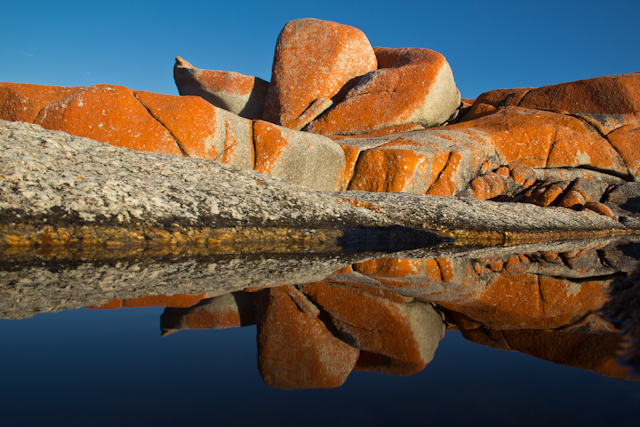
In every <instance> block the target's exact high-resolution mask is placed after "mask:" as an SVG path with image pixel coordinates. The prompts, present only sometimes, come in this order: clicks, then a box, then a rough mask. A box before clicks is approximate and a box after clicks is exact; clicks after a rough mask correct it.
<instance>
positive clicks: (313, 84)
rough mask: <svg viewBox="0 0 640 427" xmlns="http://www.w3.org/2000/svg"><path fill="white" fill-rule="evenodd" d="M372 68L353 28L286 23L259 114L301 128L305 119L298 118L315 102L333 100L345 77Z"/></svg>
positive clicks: (314, 22)
mask: <svg viewBox="0 0 640 427" xmlns="http://www.w3.org/2000/svg"><path fill="white" fill-rule="evenodd" d="M376 68H377V60H376V55H375V53H374V52H373V49H372V47H371V45H370V43H369V40H368V39H367V37H366V36H365V35H364V33H363V32H362V31H360V30H358V29H357V28H354V27H350V26H348V25H342V24H338V23H335V22H330V21H321V20H318V19H311V18H308V19H297V20H294V21H289V22H288V23H287V24H286V25H285V26H284V28H283V29H282V32H281V33H280V35H279V37H278V41H277V44H276V50H275V55H274V59H273V71H272V76H271V83H270V84H269V91H268V93H267V100H266V103H265V110H264V115H263V118H264V120H266V121H269V122H272V123H275V124H278V125H281V126H284V127H292V124H293V123H295V126H296V127H302V126H304V125H305V124H306V123H303V122H300V121H299V120H297V119H298V118H299V117H300V116H301V115H302V114H303V113H304V112H305V110H307V108H308V107H309V106H310V105H311V104H312V103H313V102H314V101H315V100H317V99H321V98H332V97H333V96H334V95H336V94H337V93H338V91H340V89H341V88H342V86H343V85H344V84H345V83H347V82H348V81H349V80H351V79H353V78H354V77H357V76H360V75H363V74H365V73H367V72H369V71H373V70H375V69H376ZM307 119H309V117H307ZM311 119H313V117H311Z"/></svg>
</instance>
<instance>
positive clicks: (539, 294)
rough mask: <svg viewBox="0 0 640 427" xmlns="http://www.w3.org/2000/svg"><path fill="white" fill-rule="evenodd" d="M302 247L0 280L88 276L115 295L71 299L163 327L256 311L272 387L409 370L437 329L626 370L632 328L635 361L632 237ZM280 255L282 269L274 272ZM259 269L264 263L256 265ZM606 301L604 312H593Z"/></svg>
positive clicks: (72, 281)
mask: <svg viewBox="0 0 640 427" xmlns="http://www.w3.org/2000/svg"><path fill="white" fill-rule="evenodd" d="M310 259H311V258H309V257H302V258H299V259H297V260H292V259H291V258H286V259H285V258H279V259H275V260H274V259H268V258H252V259H245V260H238V259H237V258H228V257H227V258H224V259H206V260H202V259H201V260H197V261H193V260H180V261H179V262H177V261H175V260H173V262H169V263H166V264H161V265H160V266H157V265H153V264H143V265H142V267H141V265H140V264H139V263H138V264H136V263H135V262H132V263H131V264H127V263H126V262H125V261H123V260H118V261H117V262H112V263H111V264H109V263H106V264H104V263H103V264H100V265H91V266H88V265H86V264H82V263H81V264H79V265H76V266H73V267H69V266H66V267H64V268H61V267H59V266H58V267H57V268H58V270H55V269H54V268H52V267H51V266H49V268H48V269H47V267H46V266H45V267H41V266H36V265H35V264H33V265H30V266H28V267H26V266H25V267H23V268H14V269H13V270H11V269H8V270H6V271H4V272H2V273H3V275H4V276H3V277H4V279H3V280H4V281H3V282H2V283H4V284H5V285H4V286H5V288H6V287H7V285H6V283H9V282H7V277H9V278H11V279H12V280H13V282H11V283H13V285H14V288H13V291H14V292H15V286H17V285H16V283H22V285H21V286H23V287H22V288H20V289H21V291H20V292H21V296H22V297H23V298H26V299H27V300H29V301H32V302H31V303H30V304H32V306H38V307H42V306H46V302H45V301H44V300H46V298H50V299H51V300H52V301H56V302H57V301H59V300H60V299H61V298H62V297H61V296H60V295H58V296H56V295H55V294H56V292H61V293H63V294H64V292H65V289H67V288H68V287H73V286H77V285H76V283H79V281H81V280H86V278H87V277H91V278H92V280H93V282H95V283H97V285H95V286H96V287H97V288H99V289H100V290H101V292H100V293H98V295H101V296H102V298H104V296H103V295H104V294H105V293H107V294H109V293H110V292H111V294H112V295H113V298H112V299H111V300H109V301H103V302H101V303H96V300H95V298H96V292H93V293H92V292H90V291H87V290H85V291H84V293H83V292H77V293H76V294H77V296H76V298H77V299H78V300H77V302H76V303H73V304H76V305H78V304H79V305H85V306H87V305H90V306H91V307H90V308H94V309H112V308H119V307H140V306H164V307H167V308H166V309H165V311H164V313H163V314H162V316H161V319H160V324H161V330H162V334H163V335H169V334H172V333H175V332H178V331H180V330H185V329H225V328H237V327H242V326H247V325H253V324H256V325H257V342H258V367H259V371H260V374H261V375H262V378H263V379H264V382H265V383H266V384H267V385H270V386H273V387H277V388H285V389H298V388H331V387H339V386H340V385H342V384H344V382H345V381H346V379H347V377H348V376H349V374H350V373H351V372H352V371H354V370H358V371H374V372H380V373H384V374H388V375H410V374H414V373H416V372H419V371H421V370H423V369H424V368H425V366H426V365H427V364H428V363H429V362H430V361H431V360H432V359H433V357H434V353H435V352H436V349H437V346H438V343H439V341H440V340H441V339H442V337H443V336H444V334H445V330H447V329H449V330H452V329H454V330H460V331H461V333H462V335H463V336H464V337H465V338H466V339H468V340H470V341H472V342H475V343H478V344H482V345H485V346H490V347H493V348H497V349H502V350H509V351H519V352H522V353H525V354H528V355H531V356H534V357H537V358H540V359H544V360H549V361H552V362H555V363H558V364H563V365H568V366H573V367H577V368H581V369H585V370H589V371H593V372H596V373H598V374H601V375H606V376H610V377H615V378H621V379H637V377H635V376H633V375H632V374H631V373H630V372H629V370H628V369H627V368H625V367H624V366H622V365H620V364H619V363H617V360H618V354H619V352H620V350H621V349H622V346H621V343H622V340H621V338H620V337H619V335H618V330H617V329H616V328H619V329H621V330H623V331H624V332H625V333H627V336H628V338H629V337H630V338H631V339H632V341H633V339H634V338H633V337H635V343H636V344H635V346H633V344H632V346H631V347H630V348H631V353H629V354H630V355H628V356H627V361H628V362H631V363H635V364H636V365H635V366H636V369H637V366H638V353H637V349H638V345H637V342H638V339H637V338H638V330H637V328H638V325H639V324H640V321H639V319H640V302H639V301H640V297H639V295H640V289H639V285H638V280H637V277H632V279H631V280H629V279H628V278H627V277H628V275H629V273H630V272H631V271H633V270H634V269H635V268H636V267H637V264H638V263H640V260H639V257H638V245H637V243H634V242H630V241H629V240H616V241H602V240H599V241H583V242H556V243H550V244H544V245H528V246H521V247H512V248H459V247H455V246H446V245H445V246H441V247H437V248H429V249H425V250H414V251H408V252H403V253H397V254H393V256H390V255H386V256H384V257H380V255H379V254H373V255H372V254H357V255H353V254H352V255H348V256H347V255H344V256H342V257H341V256H338V255H336V256H329V255H327V256H325V257H324V258H323V259H322V260H320V261H318V263H317V264H315V265H313V263H312V262H311V261H310ZM294 261H295V262H294ZM145 262H147V261H145ZM278 266H280V267H282V269H281V270H280V272H279V273H275V274H274V272H276V271H277V267H278ZM29 269H30V270H29ZM260 269H266V270H268V271H270V272H271V273H270V274H269V275H262V276H260V274H258V273H256V271H259V270H260ZM45 270H46V271H45ZM25 271H29V273H31V274H33V273H34V272H39V274H41V276H40V277H43V278H44V279H42V281H41V282H38V281H37V277H38V276H35V277H36V278H34V276H33V275H32V276H29V280H31V281H32V282H35V285H33V286H31V287H29V286H27V285H25V284H24V283H26V282H24V280H26V276H24V275H23V276H20V275H21V274H24V272H25ZM54 271H55V272H54ZM232 271H236V273H237V277H233V276H232V273H231V272H232ZM51 274H55V275H56V277H57V279H58V282H60V280H61V278H63V279H64V280H66V281H67V282H68V284H66V286H64V285H65V282H64V280H63V281H62V283H58V286H57V288H56V289H57V291H56V290H55V289H53V288H47V287H46V286H44V285H43V284H42V283H49V282H47V280H50V275H51ZM136 274H138V275H140V276H142V277H144V281H145V283H144V284H141V285H140V286H141V287H142V288H143V290H142V291H141V292H143V291H144V290H145V289H146V290H147V293H149V294H153V293H154V292H153V287H152V285H150V280H151V279H150V278H153V279H154V280H156V282H157V283H158V285H157V290H156V293H166V294H167V295H169V296H161V295H151V296H142V295H139V294H136V292H135V291H134V290H135V289H136V287H135V286H134V285H135V284H132V283H130V280H131V278H133V277H136ZM127 278H128V279H129V281H127V280H126V279H127ZM20 280H23V282H20ZM171 280H176V281H178V282H179V286H176V285H175V284H174V283H172V282H171ZM225 280H226V281H225ZM93 282H92V283H93ZM223 282H224V284H221V283H223ZM107 283H110V284H111V287H110V288H108V286H107ZM125 284H126V285H125ZM85 287H86V286H85ZM105 288H107V289H108V290H107V291H105ZM3 289H4V288H3ZM37 289H39V291H37V292H39V295H40V296H39V297H36V296H35V293H36V291H35V290H37ZM176 289H180V290H188V291H189V292H188V293H189V294H190V295H186V294H176V293H175V290H176ZM29 290H31V291H29ZM43 290H44V291H45V292H44V293H43ZM72 290H73V289H72ZM167 290H174V292H173V293H174V294H173V295H172V294H171V293H168V292H167ZM609 290H611V296H610V297H609V296H608V292H609ZM29 292H32V293H29ZM6 294H8V292H4V293H3V295H6ZM43 295H48V297H45V296H43ZM64 295H65V296H68V294H64ZM83 296H84V298H86V299H84V300H83V299H82V298H83ZM127 296H130V297H129V298H127ZM608 299H609V300H610V302H609V303H607V304H606V305H605V302H606V301H607V300H608ZM2 304H3V305H0V307H1V308H2V309H3V310H4V311H5V313H10V314H11V316H12V317H23V316H22V315H21V314H20V313H19V312H17V311H16V310H14V311H11V310H13V306H10V304H9V303H8V302H7V301H4V302H3V303H2ZM23 304H24V301H23ZM603 305H604V306H605V314H606V316H607V318H608V319H610V320H611V321H612V322H613V324H612V323H609V322H607V321H605V320H604V319H603V318H602V317H601V316H600V315H598V311H599V310H600V309H601V308H602V307H603ZM20 307H22V306H20ZM614 325H615V327H614ZM168 339H171V338H168ZM634 349H635V350H634ZM633 351H635V353H633Z"/></svg>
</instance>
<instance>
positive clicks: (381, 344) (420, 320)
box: [299, 283, 444, 375]
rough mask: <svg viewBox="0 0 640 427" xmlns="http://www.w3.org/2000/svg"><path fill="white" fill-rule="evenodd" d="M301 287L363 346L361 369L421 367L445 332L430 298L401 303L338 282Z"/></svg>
mask: <svg viewBox="0 0 640 427" xmlns="http://www.w3.org/2000/svg"><path fill="white" fill-rule="evenodd" d="M299 288H300V290H301V291H302V292H303V293H304V294H306V295H307V296H308V297H309V298H310V299H311V300H312V301H313V302H314V303H315V304H316V305H318V306H319V307H320V308H321V309H322V310H323V311H326V312H328V314H329V316H330V318H331V322H332V323H333V325H334V326H335V327H336V328H337V329H338V330H339V331H340V332H342V333H343V334H344V335H345V340H346V341H347V342H348V343H349V344H351V345H352V346H354V347H356V348H359V349H360V350H362V351H364V352H366V353H365V355H364V356H363V354H361V357H360V359H358V365H357V366H358V368H359V369H366V370H374V371H378V372H383V373H386V374H391V375H410V374H413V373H416V372H419V371H421V370H422V369H424V367H425V366H426V365H427V364H428V363H429V362H430V361H431V360H432V359H433V355H434V353H435V350H436V348H437V347H438V342H439V341H440V339H442V337H443V336H444V322H443V321H442V317H441V316H440V314H438V313H437V312H436V311H435V310H434V308H433V306H432V305H430V304H424V303H420V302H412V303H408V304H399V303H395V302H392V301H389V300H388V299H385V298H381V297H378V296H374V295H372V294H370V293H368V292H366V291H364V290H363V289H360V288H353V287H350V286H345V285H340V284H337V283H332V284H326V283H307V284H304V285H300V286H299ZM380 356H382V357H380Z"/></svg>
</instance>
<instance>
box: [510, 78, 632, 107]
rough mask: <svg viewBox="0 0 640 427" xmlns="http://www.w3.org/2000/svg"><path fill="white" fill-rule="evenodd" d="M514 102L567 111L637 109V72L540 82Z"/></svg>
mask: <svg viewBox="0 0 640 427" xmlns="http://www.w3.org/2000/svg"><path fill="white" fill-rule="evenodd" d="M518 105H519V106H520V107H525V108H535V109H542V110H558V111H566V112H569V113H591V114H625V113H636V112H638V111H640V73H629V74H619V75H612V76H603V77H596V78H593V79H586V80H578V81H575V82H568V83H560V84H557V85H551V86H544V87H541V88H539V89H534V90H531V91H530V92H528V93H527V94H526V95H525V96H524V97H523V98H522V99H521V100H520V102H519V103H518Z"/></svg>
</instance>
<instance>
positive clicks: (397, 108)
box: [307, 47, 460, 135]
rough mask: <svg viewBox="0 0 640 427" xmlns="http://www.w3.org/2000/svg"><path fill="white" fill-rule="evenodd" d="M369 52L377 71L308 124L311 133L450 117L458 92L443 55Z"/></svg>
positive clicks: (358, 131) (435, 123)
mask: <svg viewBox="0 0 640 427" xmlns="http://www.w3.org/2000/svg"><path fill="white" fill-rule="evenodd" d="M374 51H375V53H376V58H377V60H378V69H377V70H375V71H371V72H369V73H367V74H365V75H364V76H362V77H361V78H360V79H359V80H358V81H357V83H356V85H355V86H354V87H353V88H351V89H350V90H349V91H348V92H347V93H346V95H345V97H344V100H341V101H340V102H339V104H337V105H336V106H335V108H333V109H331V110H329V111H327V113H326V114H323V115H322V116H320V117H318V118H317V119H316V120H314V121H313V122H312V123H310V124H309V126H308V128H307V129H308V130H309V131H310V132H315V133H320V134H323V135H330V134H331V135H336V134H346V135H353V134H364V133H369V132H374V131H378V130H381V129H385V128H390V127H392V126H401V125H408V124H412V125H418V126H421V127H423V128H430V127H433V126H439V125H441V124H443V123H444V122H446V121H447V120H448V119H449V118H451V117H452V116H454V115H455V112H456V110H457V109H458V107H459V106H460V92H458V89H457V88H456V84H455V82H454V80H453V73H452V71H451V67H449V64H448V63H447V61H446V59H445V58H444V56H442V55H441V54H440V53H438V52H434V51H432V50H429V49H389V48H381V47H377V48H375V49H374Z"/></svg>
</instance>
